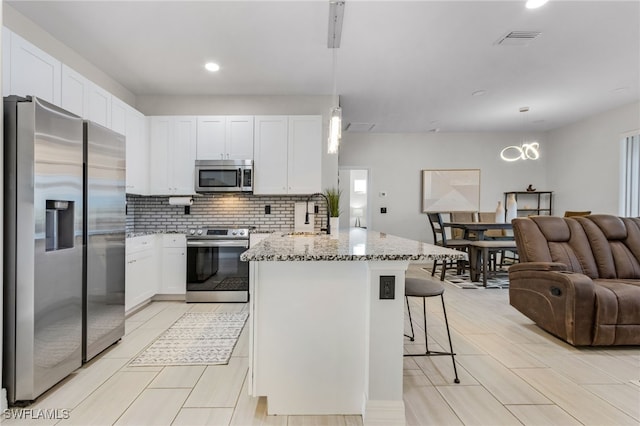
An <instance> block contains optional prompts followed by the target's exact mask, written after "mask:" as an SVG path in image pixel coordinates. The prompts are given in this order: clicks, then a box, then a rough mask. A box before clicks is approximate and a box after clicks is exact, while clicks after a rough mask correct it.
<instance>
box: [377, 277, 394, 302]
mask: <svg viewBox="0 0 640 426" xmlns="http://www.w3.org/2000/svg"><path fill="white" fill-rule="evenodd" d="M395 298H396V277H395V275H380V299H381V300H383V299H395Z"/></svg>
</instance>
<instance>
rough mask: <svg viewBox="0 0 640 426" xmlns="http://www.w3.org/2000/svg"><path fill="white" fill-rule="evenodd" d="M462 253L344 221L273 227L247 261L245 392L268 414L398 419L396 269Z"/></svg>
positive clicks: (399, 273)
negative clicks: (317, 228) (328, 229)
mask: <svg viewBox="0 0 640 426" xmlns="http://www.w3.org/2000/svg"><path fill="white" fill-rule="evenodd" d="M465 257H466V254H465V253H462V252H460V251H455V250H450V249H445V248H442V247H438V246H434V245H431V244H426V243H422V242H418V241H412V240H407V239H404V238H399V237H395V236H392V235H387V234H384V233H379V232H373V231H367V230H365V229H360V228H354V229H351V230H349V231H342V232H340V233H339V235H338V236H327V235H315V234H311V235H310V234H295V233H294V234H289V233H285V234H283V233H275V234H273V235H271V236H269V237H268V238H266V239H265V240H263V241H261V242H260V243H258V244H257V245H256V246H255V247H252V248H251V249H249V250H248V251H246V252H245V253H243V254H242V256H241V259H242V260H245V261H249V262H250V266H249V276H250V290H249V291H250V355H249V356H250V359H249V366H250V367H249V368H250V370H249V381H250V382H249V392H250V393H251V395H253V396H266V397H267V407H268V413H269V414H281V415H314V414H315V415H327V414H342V415H348V414H362V415H363V419H364V422H365V424H385V425H390V424H404V403H403V401H402V374H403V373H402V368H403V327H404V310H405V304H404V297H403V296H404V276H405V271H406V270H407V268H408V266H409V262H429V261H433V260H434V259H444V258H448V259H464V258H465Z"/></svg>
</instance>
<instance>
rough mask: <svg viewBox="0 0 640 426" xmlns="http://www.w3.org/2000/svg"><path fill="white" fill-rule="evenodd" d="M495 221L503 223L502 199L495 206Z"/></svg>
mask: <svg viewBox="0 0 640 426" xmlns="http://www.w3.org/2000/svg"><path fill="white" fill-rule="evenodd" d="M495 222H496V223H504V207H503V206H502V201H498V206H497V207H496V220H495Z"/></svg>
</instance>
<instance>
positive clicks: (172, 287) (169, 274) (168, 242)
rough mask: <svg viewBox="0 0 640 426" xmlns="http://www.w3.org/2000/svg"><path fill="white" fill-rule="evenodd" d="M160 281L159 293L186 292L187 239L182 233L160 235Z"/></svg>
mask: <svg viewBox="0 0 640 426" xmlns="http://www.w3.org/2000/svg"><path fill="white" fill-rule="evenodd" d="M161 281H162V283H161V286H160V291H159V293H160V294H182V295H184V294H186V291H187V240H186V237H185V236H184V235H180V234H166V235H163V236H162V280H161Z"/></svg>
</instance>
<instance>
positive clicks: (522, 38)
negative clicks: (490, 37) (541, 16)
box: [495, 31, 540, 46]
mask: <svg viewBox="0 0 640 426" xmlns="http://www.w3.org/2000/svg"><path fill="white" fill-rule="evenodd" d="M539 35H540V31H511V32H509V33H507V34H505V35H503V36H502V37H500V38H499V39H498V41H496V42H495V44H497V45H500V46H526V45H528V44H529V43H531V42H532V41H533V40H534V39H535V38H537V37H538V36H539Z"/></svg>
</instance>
